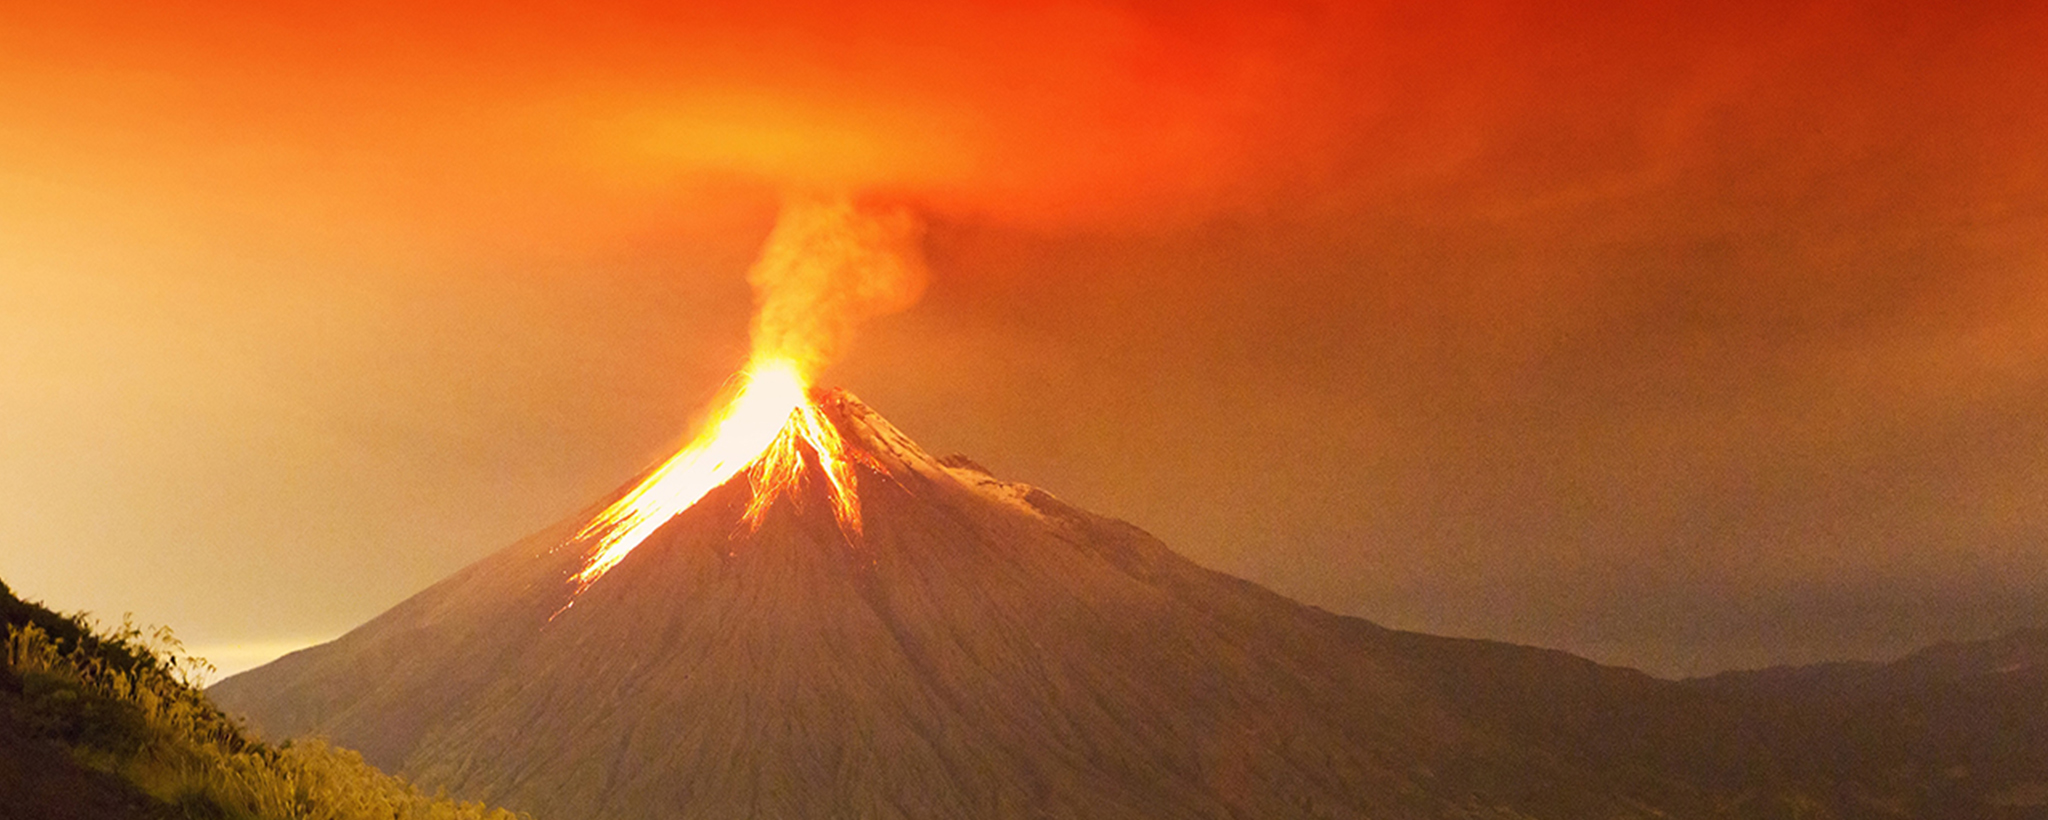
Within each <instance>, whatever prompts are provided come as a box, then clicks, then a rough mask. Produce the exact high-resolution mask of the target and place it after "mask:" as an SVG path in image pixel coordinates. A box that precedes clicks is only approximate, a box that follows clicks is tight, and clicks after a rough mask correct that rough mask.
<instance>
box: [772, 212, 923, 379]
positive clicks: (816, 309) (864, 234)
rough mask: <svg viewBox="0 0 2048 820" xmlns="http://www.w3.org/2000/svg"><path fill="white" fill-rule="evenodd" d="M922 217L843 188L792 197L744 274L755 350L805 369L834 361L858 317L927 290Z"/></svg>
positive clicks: (892, 308) (898, 305)
mask: <svg viewBox="0 0 2048 820" xmlns="http://www.w3.org/2000/svg"><path fill="white" fill-rule="evenodd" d="M923 236H924V226H923V223H922V222H920V221H919V220H918V219H917V216H916V215H915V214H913V213H911V212H910V211H909V209H907V208H901V207H885V206H872V205H863V204H860V203H856V202H855V201H854V200H853V199H851V198H849V197H845V196H827V197H820V196H808V195H805V196H792V197H790V198H789V199H787V200H785V201H784V203H783V206H782V214H781V216H780V217H779V218H777V220H776V222H775V228H774V230H772V231H770V232H769V234H768V240H767V243H766V244H765V245H764V246H763V247H762V249H761V258H760V259H759V260H757V261H756V262H755V263H754V267H753V269H752V270H750V271H748V273H747V281H748V283H750V284H752V285H753V287H754V298H755V301H756V302H757V303H758V304H759V311H758V312H757V313H756V314H755V316H754V327H753V336H754V357H755V359H756V360H757V361H760V360H765V359H771V358H774V359H787V360H789V361H792V362H795V363H796V365H797V366H798V368H799V369H800V370H801V371H802V372H804V373H805V374H815V373H817V372H818V370H819V369H821V368H823V367H825V366H826V365H828V364H831V363H832V361H833V359H835V358H837V357H838V355H839V353H840V352H841V350H842V349H843V348H844V347H845V345H846V344H847V342H849V341H850V340H851V339H852V336H853V331H854V327H855V326H856V325H858V324H859V323H860V322H861V321H863V320H866V319H869V318H872V317H875V316H879V315H882V314H886V313H894V312H896V311H900V310H903V309H905V308H908V307H910V306H911V305H912V304H914V303H915V302H916V301H917V297H918V296H919V295H921V294H922V293H923V292H924V283H925V265H924V255H923V250H922V247H921V246H920V241H921V240H922V239H923Z"/></svg>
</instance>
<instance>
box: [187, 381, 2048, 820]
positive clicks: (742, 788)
mask: <svg viewBox="0 0 2048 820" xmlns="http://www.w3.org/2000/svg"><path fill="white" fill-rule="evenodd" d="M813 400H814V402H815V405H816V407H817V408H818V409H819V410H820V411H821V413H822V416H823V418H824V419H826V420H827V421H828V422H829V423H830V425H832V427H833V428H834V429H836V431H837V432H838V434H839V437H840V438H841V439H843V446H844V448H845V454H846V455H847V456H848V458H847V459H846V462H847V463H848V464H851V465H852V470H853V473H854V477H855V479H856V481H857V486H858V497H859V504H860V507H861V510H860V513H861V517H860V526H859V527H858V528H854V529H850V528H849V527H847V526H846V522H845V521H844V520H843V518H842V516H840V515H838V514H835V499H834V498H833V497H832V494H833V492H834V490H833V483H832V482H831V481H828V480H826V477H825V476H823V475H822V474H820V473H818V472H817V471H819V470H820V468H819V466H818V454H817V453H815V452H811V451H804V452H802V453H801V454H800V455H801V457H802V458H803V463H802V469H804V470H807V471H811V473H812V474H810V475H808V476H807V477H806V480H801V481H798V482H796V483H795V484H794V485H793V486H794V489H793V490H791V491H790V492H788V493H787V494H786V495H785V496H784V497H782V498H781V499H780V500H779V501H776V502H775V503H774V504H773V505H772V506H770V507H768V508H766V509H765V511H762V510H759V509H757V510H755V512H756V513H760V514H758V515H756V516H750V514H749V512H750V511H749V507H750V504H752V502H753V501H754V498H755V492H754V488H752V487H750V485H749V481H748V479H747V478H745V477H735V478H733V479H731V480H729V481H726V482H725V483H723V484H722V485H720V486H718V487H717V488H716V489H713V490H712V491H710V492H709V493H708V494H706V495H704V496H703V497H702V498H701V499H700V500H698V501H696V502H695V503H694V504H692V505H691V506H689V507H688V508H687V509H685V510H683V511H682V512H680V513H679V514H677V515H675V516H674V517H672V518H669V519H667V520H666V523H663V524H661V525H660V526H659V528H658V529H655V530H653V531H652V534H651V535H649V536H648V537H647V538H646V539H645V541H644V542H642V543H640V544H639V546H638V547H637V548H636V549H633V550H632V551H631V552H630V553H629V554H626V555H624V557H623V558H622V559H619V560H618V561H617V563H616V565H615V566H611V567H610V569H609V571H608V572H607V573H606V574H604V575H603V577H602V578H601V579H599V580H597V581H595V582H594V583H588V584H586V585H579V584H578V583H577V582H576V581H575V578H576V577H577V576H578V574H579V573H580V572H583V571H585V570H586V567H587V559H588V555H587V550H584V549H581V548H579V547H577V543H578V541H577V535H578V533H579V531H581V527H582V525H583V523H584V522H586V521H588V520H590V518H591V515H589V514H585V515H581V516H578V517H577V518H576V519H572V520H570V521H566V522H563V523H561V524H559V525H557V526H555V527H553V528H551V529H549V530H546V531H543V532H541V533H538V534H535V535H534V536H532V537H530V538H528V539H526V540H524V541H522V542H520V543H517V544H514V545H512V546H511V547H509V548H506V549H504V550H502V551H500V552H498V553H496V554H494V555H491V556H489V557H487V558H485V559H484V560H482V561H480V562H478V563H476V564H474V565H472V566H470V567H468V568H467V569H465V570H463V571H461V572H460V573H458V574H456V575H454V576H452V577H450V578H448V579H446V580H444V581H442V582H440V583H438V584H436V585H435V586H433V587H431V588H429V589H427V590H426V591H424V592H421V593H420V594H418V595H416V596H414V597H413V598H411V599H409V600H407V601H405V602H404V603H402V604H400V605H398V606H397V607H395V608H393V609H392V610H390V611H388V612H386V613H384V614H383V615H381V616H379V617H377V618H376V619H374V620H372V621H370V622H369V623H367V624H365V625H363V626H361V627H360V628H358V629H356V630H354V631H352V632H350V633H349V634H347V635H345V636H343V637H342V638H340V639H338V640H336V641H334V642H332V643H329V644H325V645H322V646H318V647H314V648H311V649H307V650H304V651H301V652H298V653H294V654H292V655H289V656H286V657H284V658H282V659H279V660H278V661H276V662H274V663H271V664H269V665H267V666H264V667H261V668H258V669H255V670H252V671H249V672H246V673H244V674H241V675H238V676H235V677H233V678H230V679H228V680H226V681H223V682H221V683H220V684H218V685H217V686H215V687H214V688H213V689H212V690H211V694H212V695H213V696H214V698H215V699H216V700H217V701H218V702H219V703H221V704H222V705H223V706H224V707H226V708H228V709H230V710H232V711H236V712H239V713H242V714H245V715H247V716H248V717H249V719H250V720H251V721H252V722H253V723H254V724H255V726H256V727H257V728H259V729H260V730H262V731H263V732H264V733H265V734H267V735H269V736H273V737H290V736H297V735H301V734H309V733H311V734H320V735H324V736H326V737H328V738H331V739H332V741H333V742H335V743H337V744H339V745H342V746H346V747H350V748H353V749H357V750H359V751H361V752H362V754H363V755H364V757H365V758H367V759H368V760H369V761H370V762H371V763H373V764H375V765H377V766H379V767H382V768H384V769H386V770H388V771H396V772H399V773H401V774H403V775H405V776H407V777H409V778H411V779H413V780H415V781H416V782H419V783H421V784H423V785H426V786H427V787H429V788H435V787H443V788H446V789H448V790H449V791H450V792H451V793H452V794H454V795H456V796H459V797H463V798H467V799H477V800H485V801H489V802H491V803H495V804H500V805H505V806H508V807H512V808H517V809H522V810H525V811H529V812H532V813H533V814H535V815H536V816H537V817H540V818H542V819H543V820H581V819H582V818H614V819H615V820H642V819H644V820H654V818H836V817H862V818H1013V817H1014V818H1025V817H1029V818H1068V817H1071V818H1183V817H1185V818H1365V817H1372V818H1422V817H1430V818H1437V817H1502V818H1506V817H1559V818H1562V817H1659V816H1663V817H1672V816H1676V817H1731V816H1757V817H1763V816H1779V815H1780V814H1783V810H1784V809H1785V807H1787V806H1792V807H1797V806H1800V805H1811V806H1822V807H1825V806H1851V805H1862V803H1861V802H1858V801H1863V802H1868V800H1866V799H1865V798H1869V799H1909V798H1910V797H1911V795H1908V796H1907V797H1906V798H1900V797H1898V796H1897V795H1892V794H1889V793H1887V794H1881V795H1875V796H1871V795H1868V794H1866V793H1865V792H1867V791H1868V787H1866V786H1862V785H1857V784H1855V783H1848V784H1846V785H1845V784H1844V782H1843V781H1842V776H1840V775H1836V774H1831V773H1823V774H1825V777H1823V775H1822V774H1810V773H1802V772H1803V770H1802V769H1800V767H1799V765H1798V763H1797V761H1796V760H1790V759H1787V758H1786V753H1785V752H1783V751H1781V748H1782V744H1776V742H1775V741H1773V740H1772V738H1771V736H1770V733H1768V732H1762V731H1759V730H1758V728H1757V727H1756V725H1755V723H1754V718H1753V715H1754V714H1755V713H1756V712H1757V711H1758V710H1757V709H1756V708H1755V705H1754V703H1753V702H1751V701H1749V700H1746V699H1745V697H1743V696H1736V695H1731V694H1730V693H1729V692H1728V691H1725V690H1728V689H1729V688H1730V686H1731V685H1730V684H1725V682H1724V684H1723V685H1720V686H1699V685H1686V684H1681V683H1678V682H1671V681H1663V680H1659V679H1655V678H1651V677H1649V676H1647V675H1643V674H1641V673H1637V672H1634V671H1631V670H1624V669H1616V668H1611V667H1603V666H1599V665H1597V664H1594V663H1592V662H1590V661H1585V660H1582V659H1578V658H1575V657H1572V656H1569V655H1566V654H1564V653H1560V652H1553V651H1548V650H1540V649H1532V648H1527V647H1517V646H1511V645H1507V644H1498V643H1490V642H1483V641H1467V640H1454V639H1448V638H1436V637H1430V636H1425V635H1417V634H1414V633H1406V632H1397V631H1393V630H1388V629H1384V628H1382V627H1379V626H1376V625H1374V624H1372V623H1370V622H1367V621H1364V620H1361V619H1357V618H1351V617H1343V616H1338V615H1334V614H1331V613H1328V612H1325V611H1322V610H1319V609H1316V608H1313V607H1309V606H1304V605H1301V604H1298V603H1295V602H1293V601H1290V600H1288V599H1286V598H1283V597H1281V596H1279V595H1277V594H1274V593H1272V592H1269V591H1266V590H1264V589H1262V588H1260V587H1258V586H1255V585H1253V584H1251V583H1248V582H1245V581H1242V580H1238V579H1235V578H1231V577H1229V576H1226V575H1222V574H1219V573H1216V572H1213V571H1210V570H1206V569H1203V568H1201V567H1199V566H1196V565H1195V564H1193V563H1191V562H1189V561H1188V560H1186V559H1183V558H1181V557H1180V556H1178V555H1176V554H1174V553H1173V552H1172V551H1170V550H1169V549H1168V548H1167V547H1165V546H1164V545H1162V544H1161V543H1160V542H1159V541H1157V540H1156V539H1154V538H1152V537H1151V536H1149V535H1147V534H1145V533H1144V532H1142V531H1140V530H1138V529H1137V528H1135V527H1133V526H1131V525H1129V524H1125V523H1122V522H1119V521H1115V520H1111V519H1108V518H1103V517H1100V516H1096V515H1093V514H1090V513H1087V512H1084V511H1082V510H1079V509H1076V508H1074V507H1072V506H1070V505H1068V504H1066V503H1063V502H1061V501H1060V500H1058V499H1057V498H1055V497H1053V496H1052V495H1051V494H1049V493H1047V492H1045V491H1043V490H1039V489H1036V488H1033V487H1029V486H1026V485H1022V484H1017V483H1011V482H1006V481H1002V480H999V479H997V478H995V477H994V476H992V475H990V474H989V472H988V471H987V470H985V469H983V468H981V467H979V466H977V465H976V464H974V463H973V462H972V461H970V460H968V459H966V458H963V457H959V456H949V457H946V458H934V457H932V456H931V455H929V454H927V453H926V452H925V451H924V450H923V449H921V448H920V447H918V446H917V445H916V444H914V443H913V442H912V441H911V440H910V439H909V438H907V437H906V436H904V435H903V434H902V433H901V432H899V431H898V430H897V429H896V428H895V427H893V426H891V425H890V424H889V423H888V422H887V421H885V420H883V419H882V418H881V417H880V416H879V415H877V414H876V413H874V412H873V411H872V410H870V409H869V408H868V407H867V406H865V405H864V404H862V403H861V402H860V401H858V400H856V399H855V398H853V397H852V396H850V395H848V394H846V393H844V392H841V391H831V392H826V393H819V394H815V395H814V397H813ZM625 492H626V491H624V490H622V491H621V495H624V494H625ZM614 500H616V499H614ZM607 503H609V502H607ZM1801 742H1806V743H1812V742H1814V739H1813V738H1811V737H1804V738H1801ZM1901 742H1907V741H1901ZM2036 745H2039V744H2038V743H2037V744H2036ZM1902 788H1908V789H1910V788H1913V787H1912V786H1911V785H1910V784H1909V785H1908V786H1905V787H1902ZM1858 789H1863V790H1864V791H1858ZM1801 801H1805V802H1801ZM1785 816H1792V815H1785ZM1819 816H1855V815H1854V813H1853V812H1851V813H1849V814H1843V815H1838V814H1827V815H1819Z"/></svg>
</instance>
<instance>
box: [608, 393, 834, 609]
mask: <svg viewBox="0 0 2048 820" xmlns="http://www.w3.org/2000/svg"><path fill="white" fill-rule="evenodd" d="M745 375H746V383H745V385H744V386H742V387H741V388H740V391H739V394H738V395H737V396H735V397H734V398H733V400H732V402H731V403H730V404H727V405H726V406H725V408H724V409H723V410H722V411H720V412H719V414H718V415H717V416H716V417H714V418H713V419H712V420H711V423H710V424H708V425H706V426H705V429H704V432H703V433H701V434H699V435H698V436H697V439H696V440H695V441H692V442H690V446H688V447H685V448H683V449H682V451H681V452H678V453H676V454H675V455H674V456H672V457H670V458H669V460H668V461H665V462H663V463H662V465H661V466H660V467H657V468H655V470H654V472H653V473H652V474H651V475H649V476H648V477H647V479H646V480H645V481H642V482H640V484H639V486H636V487H634V488H633V490H632V492H629V493H627V494H626V495H625V497H623V498H620V499H619V500H618V501H617V502H615V503H613V504H612V505H611V506H610V507H608V508H606V509H605V511H604V512H602V513H599V514H598V516H597V517H596V518H595V519H592V520H591V522H590V524H588V525H587V526H585V527H584V528H583V530H582V531H581V532H578V533H577V534H576V540H578V541H581V540H584V539H588V538H593V537H595V538H596V539H597V543H596V546H595V547H594V548H592V550H591V553H590V558H589V559H588V561H587V563H585V565H584V567H583V570H582V571H581V572H578V573H576V575H575V581H576V583H577V591H578V592H581V591H582V590H583V589H586V588H588V587H589V586H590V585H591V584H592V583H595V582H596V581H597V579H599V578H602V577H604V574H605V573H606V572H610V571H611V568H612V567H614V566H617V565H618V563H619V562H620V561H621V560H624V559H625V557H626V555H627V553H630V552H632V551H633V548H634V547H637V546H639V545H640V543H641V542H642V541H645V540H646V539H647V536H649V535H651V534H653V533H654V531H655V530H656V529H658V528H660V527H661V525H662V524H665V523H667V522H668V520H669V519H670V518H674V517H675V516H676V515H677V514H679V513H681V512H682V511H684V510H687V509H689V508H690V507H691V506H692V505H694V504H696V503H697V502H698V501H699V500H701V499H702V498H703V497H704V496H705V495H706V494H707V493H710V492H711V491H712V490H714V489H716V488H718V486H719V485H721V484H724V483H725V482H727V481H729V480H731V479H732V478H733V476H736V475H738V474H739V473H740V472H741V471H746V472H747V480H748V483H749V484H750V485H751V487H752V490H753V497H752V499H751V500H750V501H748V502H747V511H746V515H745V519H746V521H747V524H748V525H749V526H751V527H754V528H759V527H760V526H761V521H762V518H763V517H764V516H766V515H767V512H768V508H769V507H770V506H772V505H773V504H774V503H775V499H776V498H777V497H779V496H781V495H783V494H784V493H793V492H794V491H795V490H796V489H797V488H798V487H799V486H800V485H801V484H802V482H803V481H804V477H805V473H806V470H805V457H804V456H805V453H806V452H808V453H810V454H811V456H812V458H814V459H816V462H817V465H818V467H819V468H820V471H821V472H823V473H824V476H825V480H826V483H827V485H828V487H827V488H826V490H827V495H828V496H829V497H830V499H831V502H832V512H833V514H834V516H836V517H837V518H838V520H839V525H840V527H841V528H842V529H843V530H845V531H846V532H847V533H848V534H855V533H858V532H859V531H860V502H859V499H858V498H857V497H855V495H854V476H853V467H852V465H851V464H850V463H849V462H848V461H847V457H846V447H845V442H844V441H843V440H841V438H840V436H839V431H838V430H837V429H836V428H834V427H833V426H832V423H831V422H830V421H829V420H827V419H826V418H825V415H824V413H822V412H820V411H819V410H818V407H817V405H815V404H812V403H811V400H810V397H809V395H808V392H807V387H808V385H807V384H806V381H805V379H804V377H803V374H802V372H800V371H799V370H798V368H797V366H796V364H795V363H794V362H791V361H788V360H786V359H772V360H769V361H766V362H756V363H755V364H754V365H753V366H751V367H749V368H748V369H747V372H746V374H745Z"/></svg>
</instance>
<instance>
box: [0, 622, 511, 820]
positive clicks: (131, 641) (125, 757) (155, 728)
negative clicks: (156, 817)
mask: <svg viewBox="0 0 2048 820" xmlns="http://www.w3.org/2000/svg"><path fill="white" fill-rule="evenodd" d="M0 589H4V587H0ZM10 597H11V596H10ZM43 614H45V615H47V614H48V613H47V611H45V612H44V613H43ZM60 617H61V616H60ZM10 620H12V619H10ZM64 620H66V621H69V622H70V623H69V624H68V625H67V624H64V623H55V624H52V621H51V620H50V618H48V617H40V618H36V619H31V620H27V621H26V622H15V623H9V624H8V627H7V636H6V638H7V639H6V647H5V649H6V657H5V662H6V671H7V673H8V677H11V678H12V681H13V682H14V683H15V684H16V685H18V687H19V689H18V691H19V692H20V696H21V699H22V704H23V712H24V714H25V716H26V718H27V720H28V722H29V725H30V728H31V730H32V731H35V732H37V733H39V734H43V735H45V736H48V737H52V738H55V739H57V740H59V741H62V742H63V743H65V744H66V745H68V746H69V747H70V748H71V749H72V753H73V754H74V755H75V756H76V757H77V758H78V759H79V760H80V762H82V763H84V764H86V765H88V766H91V767H93V768H97V769H101V770H103V771H108V772H112V773H114V774H117V775H119V776H121V777H122V778H124V779H126V780H128V781H129V782H131V783H133V784H135V785H136V787H138V788H139V789H140V790H141V791H142V792H144V793H145V794H148V795H150V796H151V797H154V798H156V799H157V800H160V801H162V802H163V803H165V804H167V805H168V806H170V807H171V808H172V809H173V810H174V814H183V815H184V816H186V817H189V818H194V819H195V820H519V818H521V816H520V815H515V814H512V813H510V812H506V811H503V810H493V809H487V808H485V807H484V806H482V805H480V804H475V803H460V802H455V801H451V800H448V799H446V798H445V797H443V796H430V795H427V794H425V793H423V792H422V791H420V790H419V789H418V788H417V787H415V786H413V785H411V784H408V783H406V782H405V781H403V780H401V779H399V778H396V777H392V776H389V775H386V774H383V773H381V772H379V771H377V770H376V769H374V768H372V767H371V766H369V765H368V764H366V763H364V762H363V760H362V758H361V757H360V756H359V755H357V754H355V753H354V752H351V751H348V750H346V749H337V748H335V747H332V746H328V745H326V744H324V743H321V742H318V741H297V742H290V743H285V744H283V745H278V746H272V745H269V744H265V743H260V742H257V741H255V740H252V739H250V738H249V737H248V735H247V734H246V733H244V732H243V730H242V729H241V727H240V726H238V725H237V724H236V723H235V721H234V720H232V719H231V718H229V717H228V716H227V715H226V714H225V713H223V712H221V711H220V710H219V709H218V708H215V707H214V706H213V704H212V703H210V702H208V701H207V699H206V696H205V695H204V694H203V693H202V692H201V691H200V689H199V687H198V686H197V685H196V684H197V682H198V680H199V679H200V678H201V676H203V675H205V674H208V673H211V672H212V671H213V669H212V667H211V666H209V665H207V664H206V663H205V662H204V661H201V660H197V659H194V658H191V657H189V656H188V655H186V653H185V649H184V646H183V645H181V644H180V643H179V642H178V639H177V637H176V636H174V635H172V634H171V631H170V630H169V629H167V628H161V627H159V628H156V629H153V630H149V631H146V632H145V631H144V630H142V629H140V628H138V627H137V626H136V625H135V624H134V623H133V621H132V620H124V621H123V622H122V623H121V625H120V626H118V627H114V628H111V629H106V628H100V627H97V626H95V625H93V624H91V623H89V622H87V621H85V620H84V619H82V618H78V617H70V618H65V619H64ZM38 622H41V623H38ZM53 627H54V629H55V630H56V631H57V632H58V633H65V634H56V635H53V633H52V628H53ZM69 627H76V628H75V629H73V628H69Z"/></svg>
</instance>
